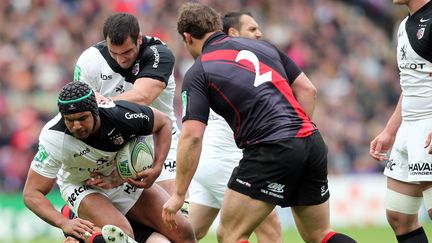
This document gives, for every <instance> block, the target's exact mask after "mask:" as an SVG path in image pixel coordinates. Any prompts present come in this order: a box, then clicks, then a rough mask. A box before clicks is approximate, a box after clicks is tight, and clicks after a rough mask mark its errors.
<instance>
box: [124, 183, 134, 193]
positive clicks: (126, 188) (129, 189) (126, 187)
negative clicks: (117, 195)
mask: <svg viewBox="0 0 432 243" xmlns="http://www.w3.org/2000/svg"><path fill="white" fill-rule="evenodd" d="M123 191H124V192H125V193H127V194H131V193H133V192H136V191H137V188H136V187H134V186H131V185H130V184H128V183H124V184H123Z"/></svg>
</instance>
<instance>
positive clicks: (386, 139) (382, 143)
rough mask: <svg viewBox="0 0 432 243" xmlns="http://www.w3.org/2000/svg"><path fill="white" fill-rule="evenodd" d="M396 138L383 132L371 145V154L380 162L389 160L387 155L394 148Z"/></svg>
mask: <svg viewBox="0 0 432 243" xmlns="http://www.w3.org/2000/svg"><path fill="white" fill-rule="evenodd" d="M394 140H395V137H394V136H392V135H390V134H389V133H387V132H385V131H383V132H381V133H380V134H378V136H376V137H375V139H374V140H372V142H371V143H370V149H369V154H370V155H371V156H372V158H374V159H376V160H378V161H385V160H388V156H387V153H388V151H389V150H390V148H391V146H393V143H394Z"/></svg>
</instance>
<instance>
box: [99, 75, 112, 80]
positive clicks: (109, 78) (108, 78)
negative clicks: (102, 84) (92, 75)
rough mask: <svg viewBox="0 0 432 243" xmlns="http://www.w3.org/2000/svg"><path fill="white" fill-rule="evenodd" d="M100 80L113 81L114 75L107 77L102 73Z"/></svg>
mask: <svg viewBox="0 0 432 243" xmlns="http://www.w3.org/2000/svg"><path fill="white" fill-rule="evenodd" d="M100 78H101V79H102V80H111V79H112V75H106V74H103V73H101V74H100Z"/></svg>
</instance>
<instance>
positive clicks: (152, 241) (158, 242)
mask: <svg viewBox="0 0 432 243" xmlns="http://www.w3.org/2000/svg"><path fill="white" fill-rule="evenodd" d="M170 242H171V241H169V240H168V238H166V237H165V236H164V235H162V234H160V233H158V232H153V233H152V234H151V235H150V237H149V238H148V239H147V240H146V242H145V243H170Z"/></svg>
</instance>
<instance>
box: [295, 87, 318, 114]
mask: <svg viewBox="0 0 432 243" xmlns="http://www.w3.org/2000/svg"><path fill="white" fill-rule="evenodd" d="M296 98H297V101H298V103H299V104H300V107H301V108H302V109H303V110H304V111H305V112H306V114H307V115H308V117H309V118H310V119H312V116H313V113H314V110H315V100H316V92H314V93H312V92H309V93H305V94H301V95H299V96H298V97H296Z"/></svg>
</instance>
